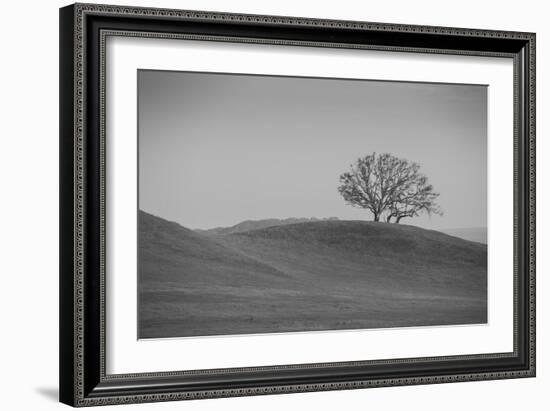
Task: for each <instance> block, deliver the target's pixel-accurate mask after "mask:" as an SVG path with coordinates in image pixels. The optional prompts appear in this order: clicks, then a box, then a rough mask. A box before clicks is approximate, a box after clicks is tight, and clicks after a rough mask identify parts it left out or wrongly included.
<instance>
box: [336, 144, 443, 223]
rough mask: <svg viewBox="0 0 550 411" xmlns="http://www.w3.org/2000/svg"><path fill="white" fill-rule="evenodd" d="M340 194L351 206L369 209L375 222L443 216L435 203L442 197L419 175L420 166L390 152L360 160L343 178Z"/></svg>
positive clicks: (373, 154)
mask: <svg viewBox="0 0 550 411" xmlns="http://www.w3.org/2000/svg"><path fill="white" fill-rule="evenodd" d="M338 191H339V192H340V194H341V195H342V197H343V198H344V200H345V201H346V202H347V203H348V204H350V205H352V206H354V207H360V208H364V209H367V210H369V211H370V212H371V213H372V214H373V216H374V221H380V218H383V217H384V216H385V219H386V222H388V223H389V222H391V221H392V219H393V220H394V222H396V223H399V222H400V221H401V219H402V218H405V217H415V216H418V215H420V214H421V213H424V212H425V213H427V214H429V215H431V214H439V215H441V214H443V213H442V211H441V208H440V207H439V206H438V205H437V204H436V202H435V200H436V199H437V197H439V194H438V193H436V192H434V189H433V186H432V185H431V184H429V183H428V178H427V177H426V176H425V175H423V174H421V173H420V166H419V165H418V164H417V163H414V162H410V161H408V160H405V159H401V158H397V157H395V156H392V155H391V154H389V153H384V154H379V155H377V154H376V153H372V154H370V155H367V156H365V157H362V158H359V159H357V161H356V162H355V163H354V164H352V165H351V166H350V170H349V171H348V172H346V173H343V174H342V175H341V176H340V185H339V186H338Z"/></svg>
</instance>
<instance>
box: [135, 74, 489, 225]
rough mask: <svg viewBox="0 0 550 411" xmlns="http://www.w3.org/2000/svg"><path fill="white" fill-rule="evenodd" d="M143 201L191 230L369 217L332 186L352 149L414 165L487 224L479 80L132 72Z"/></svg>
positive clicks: (427, 221)
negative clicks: (255, 222) (135, 86)
mask: <svg viewBox="0 0 550 411" xmlns="http://www.w3.org/2000/svg"><path fill="white" fill-rule="evenodd" d="M138 93H139V97H138V104H139V107H138V110H139V120H138V121H139V206H140V208H141V209H142V210H144V211H147V212H150V213H152V214H155V215H158V216H160V217H163V218H166V219H169V220H172V221H177V222H179V223H180V224H182V225H184V226H186V227H189V228H211V227H216V226H229V225H233V224H236V223H238V222H241V221H243V220H248V219H253V220H255V219H263V218H287V217H331V216H335V217H339V218H341V219H354V220H357V219H361V220H371V219H372V215H371V214H370V213H369V212H368V211H367V210H363V209H359V208H354V207H351V206H350V205H347V204H346V203H345V202H344V200H343V199H342V197H341V196H340V194H339V193H338V191H337V187H338V178H339V176H340V174H342V173H343V172H345V171H347V170H348V169H349V166H350V164H351V163H353V162H354V161H355V160H356V159H357V158H358V157H359V156H364V155H367V154H371V153H372V152H377V153H385V152H388V153H391V154H393V155H395V156H398V157H402V158H406V159H408V160H411V161H415V162H417V163H419V164H420V166H421V172H423V173H424V174H426V175H427V176H428V179H429V181H430V182H431V183H432V184H433V185H434V188H435V190H436V191H437V192H439V193H440V194H441V195H440V197H439V199H438V203H439V204H440V206H441V208H442V209H443V211H444V216H442V217H440V216H432V217H431V218H429V217H427V216H422V217H417V218H413V219H403V220H402V223H404V224H415V225H419V226H422V227H427V228H436V229H437V228H462V227H481V226H486V225H487V88H486V86H482V85H450V84H430V83H406V82H382V81H366V80H338V79H309V78H293V77H268V76H250V75H229V74H209V73H189V72H167V71H143V70H140V71H139V75H138Z"/></svg>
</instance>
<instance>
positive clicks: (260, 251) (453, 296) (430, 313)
mask: <svg viewBox="0 0 550 411" xmlns="http://www.w3.org/2000/svg"><path fill="white" fill-rule="evenodd" d="M139 250H140V293H139V295H140V308H139V313H140V319H139V336H140V338H154V337H176V336H191V335H216V334H248V333H264V332H288V331H308V330H328V329H355V328H377V327H397V326H421V325H443V324H446V325H447V324H471V323H485V322H486V320H487V314H486V312H487V306H486V294H487V249H486V246H485V245H483V244H479V243H476V242H470V241H466V240H462V239H460V238H456V237H452V236H449V235H446V234H443V233H440V232H437V231H431V230H424V229H421V228H417V227H413V226H407V225H396V224H386V223H374V222H363V221H337V220H320V221H312V222H300V223H295V224H284V225H277V226H271V227H267V228H260V229H252V230H249V231H237V232H231V233H226V234H220V233H219V232H213V233H212V232H210V233H204V232H194V231H192V230H189V229H186V228H184V227H181V226H179V225H178V224H176V223H171V222H167V221H165V220H163V219H160V218H158V217H154V216H152V215H149V214H146V213H144V212H140V221H139Z"/></svg>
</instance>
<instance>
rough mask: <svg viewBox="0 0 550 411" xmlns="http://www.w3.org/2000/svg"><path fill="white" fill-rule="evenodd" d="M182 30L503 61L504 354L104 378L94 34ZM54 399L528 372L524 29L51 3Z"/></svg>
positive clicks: (530, 164)
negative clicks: (56, 22)
mask: <svg viewBox="0 0 550 411" xmlns="http://www.w3.org/2000/svg"><path fill="white" fill-rule="evenodd" d="M111 37H129V38H130V37H135V38H154V39H174V40H176V39H188V40H196V41H205V42H208V41H215V42H224V43H241V44H262V45H263V44H265V45H278V46H287V47H296V46H298V47H316V48H329V49H340V50H342V51H346V50H371V51H380V52H399V53H411V54H415V53H424V54H433V55H447V56H480V57H486V58H507V59H510V60H511V61H512V62H513V63H512V64H513V89H514V90H513V96H514V98H513V105H514V107H513V117H514V118H513V145H514V147H513V157H514V158H513V163H514V164H513V169H514V173H513V176H512V175H511V176H510V177H509V178H510V180H512V179H513V191H514V192H513V198H514V204H513V213H514V216H513V221H510V222H509V224H510V226H512V225H513V237H514V239H513V241H514V245H513V254H514V256H513V262H514V264H513V265H514V267H513V281H514V284H513V294H514V296H513V320H512V321H513V350H512V351H510V352H494V353H487V352H484V353H469V354H465V355H450V356H437V355H433V356H432V355H428V356H423V357H414V358H408V357H407V358H390V359H388V358H377V359H369V360H364V359H363V358H356V359H354V360H353V361H344V362H341V361H339V362H316V363H308V362H306V363H296V364H276V365H268V366H255V365H254V364H251V365H250V366H246V367H232V368H208V369H199V370H197V369H183V370H178V369H174V370H170V371H159V372H150V371H147V372H140V373H121V374H118V373H117V374H111V373H109V372H108V370H107V367H106V357H107V356H109V355H110V354H109V352H108V346H107V343H106V338H107V336H106V334H107V333H108V332H109V329H108V326H107V325H106V322H107V321H106V318H107V312H108V310H109V307H108V306H107V305H106V293H108V292H109V290H108V289H107V288H108V287H107V286H106V275H109V274H108V273H107V272H106V259H108V258H109V255H108V248H107V247H106V240H105V239H106V231H107V230H108V229H109V226H108V224H107V222H108V221H109V216H108V215H106V205H105V204H106V196H108V195H109V194H108V191H107V190H106V158H108V157H109V152H108V150H106V143H105V141H106V138H107V139H108V136H106V118H108V115H107V109H106V104H105V103H106V93H108V87H109V79H108V78H107V77H108V71H107V70H106V58H108V56H106V42H107V40H108V39H109V38H111ZM60 215H61V217H60V236H61V240H60V401H61V402H63V403H66V404H69V405H72V406H78V407H80V406H93V405H108V404H125V403H138V402H152V401H171V400H184V399H199V398H217V397H230V396H245V395H260V394H277V393H290V392H303V391H324V390H338V389H356V388H369V387H383V386H396V385H414V384H435V383H448V382H458V381H476V380H489V379H505V378H522V377H534V376H535V34H534V33H523V32H508V31H491V30H478V29H462V28H447V27H428V26H412V25H398V24H384V23H368V22H355V21H335V20H317V19H306V18H294V17H279V16H259V15H244V14H227V13H214V12H201V11H186V10H167V9H152V8H138V7H126V6H107V5H95V4H75V5H70V6H67V7H64V8H62V9H60Z"/></svg>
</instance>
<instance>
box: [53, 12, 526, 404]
mask: <svg viewBox="0 0 550 411" xmlns="http://www.w3.org/2000/svg"><path fill="white" fill-rule="evenodd" d="M60 16H61V25H60V27H61V29H60V34H61V40H60V46H61V52H60V59H61V76H62V78H61V80H62V81H61V83H60V87H61V89H60V90H61V92H60V93H61V106H60V107H61V108H60V117H61V118H60V122H61V125H62V129H63V131H62V136H61V158H60V161H61V183H62V184H61V185H62V187H63V186H64V188H65V190H63V191H61V199H60V201H61V206H62V219H61V236H62V241H61V246H62V247H61V248H62V250H61V253H62V256H63V257H64V258H62V259H61V264H62V270H61V271H62V272H61V284H60V291H61V293H60V304H61V307H62V310H61V313H60V322H61V328H60V362H61V364H60V385H61V388H60V400H61V401H62V402H65V403H67V404H70V405H76V403H77V399H76V398H75V392H74V380H73V378H74V377H75V375H74V372H75V371H74V367H73V366H74V360H75V358H74V329H73V314H74V308H75V307H74V305H73V295H74V294H73V292H74V278H73V272H72V269H73V261H72V257H73V255H72V253H71V255H70V257H71V258H70V259H69V258H68V256H67V254H68V253H65V254H63V251H64V250H65V251H67V250H71V252H72V251H73V250H72V249H73V235H74V233H73V226H72V225H73V223H74V220H73V216H72V213H71V215H70V216H68V214H69V213H68V212H67V210H72V206H73V200H74V199H73V195H74V191H72V188H73V180H72V178H73V174H72V173H73V171H74V170H73V168H72V167H73V164H72V161H73V156H72V150H73V149H74V142H73V122H74V112H73V110H74V101H73V95H72V92H73V91H74V90H73V87H72V85H71V87H67V85H68V81H67V80H66V79H67V78H69V77H66V76H67V75H68V76H70V78H71V80H72V79H73V78H74V77H73V76H74V73H73V70H74V68H73V58H74V56H73V47H74V40H73V30H74V6H68V7H66V8H64V9H61V10H60ZM86 19H87V22H86V27H87V36H88V37H87V39H86V42H87V47H88V48H87V50H86V54H87V56H88V65H87V67H86V73H87V78H86V82H87V83H88V84H90V85H91V86H90V87H89V89H88V93H87V94H86V99H87V100H86V109H87V112H88V115H89V118H91V119H94V121H88V122H87V129H86V133H87V135H88V136H96V135H98V131H99V123H98V119H99V94H98V90H99V56H98V52H99V48H98V45H99V30H100V29H122V30H136V31H139V30H140V28H141V30H144V31H156V32H185V33H191V34H209V35H225V36H235V35H236V34H235V32H236V31H238V33H239V34H238V36H242V37H264V38H287V39H288V38H292V39H294V37H292V36H295V37H298V39H300V40H302V39H303V40H319V37H320V36H319V35H320V34H321V35H322V33H323V32H324V34H325V35H326V34H327V32H328V31H327V30H326V29H323V30H318V28H317V29H316V28H311V27H308V28H302V27H300V28H298V27H294V26H276V25H263V24H260V25H257V24H243V23H237V22H236V23H220V22H204V21H189V20H173V19H172V20H170V19H166V18H159V17H148V18H147V19H144V18H140V17H134V16H131V17H124V18H120V17H112V16H104V15H94V14H93V13H90V14H89V15H88V16H87V17H86ZM182 27H183V28H182ZM273 31H275V32H276V35H275V36H273V35H269V33H267V32H273ZM289 33H290V35H289ZM353 34H354V31H353V30H345V29H334V30H333V31H331V32H330V33H329V34H328V37H327V38H324V39H321V40H320V41H332V42H350V43H354V42H356V43H357V42H359V43H361V42H368V43H371V44H372V43H374V42H375V41H378V43H383V44H384V45H399V46H409V45H411V44H415V45H417V46H419V47H430V48H440V49H449V48H454V49H457V50H462V49H465V48H463V47H458V44H457V41H458V42H460V41H459V40H465V39H467V40H468V41H467V42H466V43H467V44H473V43H472V41H473V42H474V43H475V44H477V41H478V40H480V39H481V40H487V39H486V38H483V37H474V38H469V37H461V36H442V35H435V34H419V33H397V36H399V35H401V34H405V35H406V37H410V36H411V35H412V36H413V37H416V38H419V37H417V36H424V40H423V41H428V40H426V36H427V38H428V39H429V41H428V45H426V43H424V42H423V41H420V42H418V41H417V42H415V43H405V44H403V38H401V39H398V40H396V39H395V37H396V34H395V33H391V32H376V33H373V32H361V33H357V32H355V35H356V36H359V37H358V38H353ZM350 35H351V37H350ZM367 35H374V37H369V38H368V41H366V37H365V36H367ZM380 36H382V37H385V38H390V40H391V42H390V43H391V44H390V43H387V42H385V43H384V42H383V41H380ZM491 40H494V41H496V43H495V42H494V41H493V42H490V43H484V46H483V47H485V48H484V50H485V49H487V50H493V49H494V48H496V49H497V50H498V51H504V52H508V53H510V52H514V53H516V54H517V56H519V59H520V65H521V66H522V67H521V68H522V74H523V76H522V78H521V80H520V82H519V83H520V84H519V87H520V89H521V91H522V93H523V94H522V96H523V95H524V93H525V92H526V91H525V90H527V92H528V91H529V88H528V87H529V82H530V79H529V71H528V68H529V58H528V57H526V50H528V47H529V41H534V37H533V38H532V39H531V40H525V39H517V38H516V39H505V38H498V39H491ZM419 43H420V44H419ZM450 45H453V47H449V46H450ZM496 45H498V46H499V47H496ZM470 48H471V47H470ZM479 48H480V47H474V49H479ZM63 77H65V78H63ZM63 83H65V87H63ZM520 103H521V104H522V105H523V107H522V115H521V116H520V121H521V126H520V127H521V130H522V141H521V142H520V147H519V148H520V153H521V154H520V157H521V158H520V163H519V165H520V166H519V169H520V170H519V172H520V179H521V183H522V185H523V187H521V192H520V198H521V201H520V207H521V210H522V212H521V217H520V220H521V221H522V223H521V225H520V227H523V232H522V233H521V235H520V244H519V246H518V247H519V250H518V251H519V253H518V257H522V256H523V260H522V259H521V258H520V263H521V262H523V264H522V265H521V267H520V270H522V271H523V274H524V275H523V276H520V277H521V278H520V280H521V283H520V284H519V288H518V291H519V292H520V295H519V308H520V312H519V317H520V318H521V321H520V322H521V324H520V328H519V329H518V332H519V339H518V356H517V357H511V358H499V359H481V360H479V359H475V360H464V359H461V360H453V361H452V363H453V364H454V365H455V367H449V365H450V364H451V361H423V362H419V363H413V364H404V365H403V364H397V365H396V364H392V365H390V366H388V365H383V366H382V368H385V369H386V370H387V369H388V367H390V368H392V370H393V371H389V372H388V371H386V372H382V368H379V367H378V366H376V365H375V366H373V365H368V366H342V367H326V368H299V367H298V368H295V369H291V370H280V369H279V370H277V371H274V370H267V371H250V372H243V373H235V372H225V373H224V372H223V371H220V373H210V374H202V375H177V376H163V377H156V376H154V377H136V378H134V377H131V376H127V377H122V378H116V379H109V380H103V381H101V375H100V362H99V361H100V351H99V350H100V335H99V310H100V307H99V280H98V279H99V264H97V261H98V259H97V256H98V255H99V249H98V246H97V244H98V235H99V232H98V227H99V202H98V199H99V175H98V174H99V173H98V169H99V167H98V164H99V143H98V141H99V139H95V138H88V139H87V142H86V150H87V158H86V159H87V161H86V163H87V169H86V186H87V198H86V211H87V214H86V218H87V219H86V224H87V227H88V229H87V230H86V233H85V235H86V263H85V264H86V265H85V268H86V272H87V273H88V275H87V276H86V283H85V307H84V308H85V315H86V317H85V318H86V322H85V327H86V328H85V331H84V341H85V346H86V349H85V350H84V352H85V358H84V363H85V367H84V393H85V394H84V395H85V399H88V398H89V399H102V398H109V397H116V396H126V395H144V394H148V393H167V392H176V393H177V392H188V391H193V390H203V391H213V390H219V389H235V388H237V389H238V388H246V387H261V386H265V387H267V386H281V385H287V384H303V383H306V384H319V383H325V382H335V381H354V380H355V381H357V380H377V379H384V378H407V377H416V376H420V377H423V376H442V375H452V374H457V373H480V374H481V373H487V372H502V371H513V370H518V371H525V370H530V364H529V349H528V347H529V329H528V327H527V325H528V324H529V312H528V310H525V307H526V306H525V302H526V301H528V298H529V278H528V269H529V259H528V258H526V257H528V255H529V253H528V252H529V230H528V228H529V227H527V226H526V225H525V224H526V223H527V222H528V221H529V219H528V214H529V210H530V204H529V196H528V194H529V191H528V190H529V172H528V170H526V169H525V167H526V166H527V165H529V153H528V152H526V151H525V144H527V143H528V139H529V122H528V121H525V120H524V119H525V118H528V114H529V113H528V110H529V105H528V104H525V103H526V100H525V99H524V98H523V97H520ZM527 147H528V146H527ZM69 152H70V154H69ZM69 191H70V192H69ZM63 210H65V212H63ZM94 256H95V259H94V258H93V257H94ZM94 274H95V275H94ZM69 277H70V279H69ZM69 282H70V284H72V288H69V287H68V286H67V284H69ZM69 317H70V318H69ZM403 367H404V368H403ZM411 367H412V368H411ZM300 374H301V375H300ZM305 374H308V376H304V375H305ZM523 376H534V369H533V370H532V373H531V375H523Z"/></svg>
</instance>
